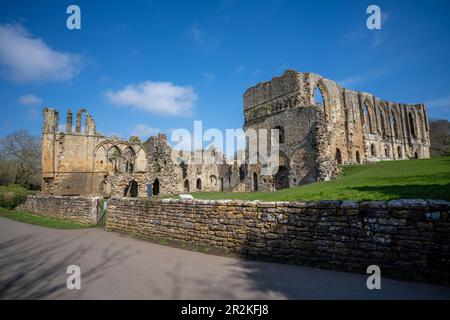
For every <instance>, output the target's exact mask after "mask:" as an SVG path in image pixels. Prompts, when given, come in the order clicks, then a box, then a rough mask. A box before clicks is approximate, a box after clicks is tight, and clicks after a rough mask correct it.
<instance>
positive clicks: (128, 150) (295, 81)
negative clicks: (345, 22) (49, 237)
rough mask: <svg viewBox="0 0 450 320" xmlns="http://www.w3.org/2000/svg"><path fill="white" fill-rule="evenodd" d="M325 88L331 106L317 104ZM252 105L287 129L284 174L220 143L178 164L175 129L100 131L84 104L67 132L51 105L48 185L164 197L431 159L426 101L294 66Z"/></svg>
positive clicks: (249, 98) (256, 92)
mask: <svg viewBox="0 0 450 320" xmlns="http://www.w3.org/2000/svg"><path fill="white" fill-rule="evenodd" d="M315 88H317V89H318V90H319V91H320V94H321V95H322V98H323V104H319V103H317V102H316V98H317V97H315V96H314V89H315ZM243 103H244V118H245V123H244V130H247V129H269V130H270V129H274V128H279V129H280V132H282V135H283V142H282V143H281V144H280V153H279V154H280V158H279V161H280V170H279V171H278V173H277V174H275V175H265V176H263V175H262V172H261V170H262V165H261V164H260V163H258V164H251V165H244V166H242V165H240V164H238V163H237V162H235V163H234V164H228V163H223V162H222V161H223V160H224V159H225V157H224V155H223V154H221V153H220V152H218V151H215V150H213V149H212V150H201V151H199V152H201V153H202V154H205V155H206V156H208V154H209V153H214V155H213V156H212V157H216V158H217V160H220V161H219V162H212V163H211V164H203V165H195V164H189V163H187V164H186V165H185V164H183V165H180V163H181V162H180V161H178V163H175V162H174V161H173V159H172V152H173V150H172V149H171V147H170V146H169V144H168V143H167V137H166V136H165V135H163V134H160V135H158V136H156V137H151V138H150V139H149V140H147V141H146V142H144V143H142V142H141V141H140V140H139V138H137V137H131V138H130V139H129V140H123V139H118V138H115V137H105V136H103V135H101V134H99V133H97V132H96V126H95V121H94V120H93V119H92V118H91V116H90V115H89V113H88V112H87V111H86V110H84V109H81V110H79V111H78V112H77V114H76V123H75V130H73V127H72V121H73V119H72V118H73V116H72V112H71V111H70V110H69V111H68V113H67V122H66V127H65V130H60V126H59V114H58V112H57V111H56V110H54V109H49V108H46V109H44V127H43V131H42V174H43V192H44V194H49V195H103V196H132V197H135V196H139V197H145V196H146V192H147V191H146V184H147V183H152V184H153V185H154V186H155V187H157V188H154V190H155V189H157V191H158V192H157V194H159V193H161V194H179V193H183V192H193V191H251V190H258V191H274V190H278V189H282V188H287V187H291V186H297V185H303V184H307V183H311V182H315V181H323V180H330V179H333V178H335V177H336V176H337V175H338V174H339V167H338V164H341V163H344V164H356V163H370V162H376V161H380V160H398V159H410V158H428V157H429V143H430V138H429V127H428V118H427V113H426V110H425V106H424V105H423V104H417V105H405V104H399V103H393V102H388V101H384V100H381V99H379V98H377V97H375V96H373V95H371V94H368V93H363V92H357V91H353V90H347V89H344V88H342V87H341V86H339V85H338V84H337V83H336V82H334V81H331V80H328V79H325V78H323V77H321V76H319V75H316V74H312V73H299V72H296V71H293V70H288V71H286V72H285V73H284V74H283V75H282V76H280V77H275V78H273V79H272V80H271V81H269V82H263V83H260V84H258V85H256V86H254V87H252V88H250V89H248V90H247V91H246V92H245V94H244V96H243ZM83 114H84V115H85V122H84V123H82V115H83ZM268 139H270V135H269V137H268ZM267 142H268V144H269V145H270V141H267ZM197 152H198V151H197ZM180 157H181V158H183V157H182V155H180ZM247 158H248V154H247Z"/></svg>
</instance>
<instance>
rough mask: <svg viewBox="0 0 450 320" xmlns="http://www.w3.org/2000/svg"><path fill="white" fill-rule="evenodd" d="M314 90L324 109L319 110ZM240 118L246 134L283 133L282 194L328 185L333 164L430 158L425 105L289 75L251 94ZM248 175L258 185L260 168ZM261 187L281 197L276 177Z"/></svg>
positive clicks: (307, 76) (252, 168) (308, 76)
mask: <svg viewBox="0 0 450 320" xmlns="http://www.w3.org/2000/svg"><path fill="white" fill-rule="evenodd" d="M316 88H317V89H318V90H319V92H320V94H321V96H322V100H323V103H322V104H320V103H317V102H316V99H317V97H315V96H314V91H315V89H316ZM244 116H245V124H244V128H245V129H269V130H270V129H274V128H279V129H280V130H281V132H282V135H283V137H284V142H283V143H281V144H280V163H284V165H285V166H286V167H287V172H288V173H286V172H285V173H283V174H284V175H287V176H288V177H289V179H285V180H284V183H285V185H284V186H282V187H290V186H295V185H301V184H305V183H309V182H313V181H322V180H330V179H333V178H335V177H336V176H337V174H338V173H339V169H338V166H337V164H358V163H370V162H376V161H381V160H399V159H411V158H429V156H430V154H429V145H430V137H429V128H428V118H427V113H426V109H425V106H424V105H423V104H417V105H406V104H399V103H394V102H389V101H384V100H381V99H379V98H377V97H375V96H373V95H371V94H368V93H363V92H357V91H353V90H348V89H345V88H342V87H341V86H339V85H338V84H337V83H336V82H334V81H331V80H329V79H325V78H323V77H321V76H319V75H316V74H312V73H299V72H296V71H294V70H288V71H286V72H285V73H284V74H283V75H282V76H281V77H275V78H273V79H272V80H271V81H269V82H263V83H260V84H258V85H256V86H255V87H252V88H250V89H248V90H247V91H246V92H245V94H244ZM280 138H281V137H280ZM282 165H283V164H282ZM249 170H250V171H253V172H255V173H256V174H257V176H258V177H259V172H260V170H261V164H258V165H253V166H250V167H249ZM259 180H260V181H259V184H260V185H259V189H260V190H261V189H262V190H274V189H278V188H277V187H276V185H277V183H276V180H277V176H276V175H275V176H273V177H264V178H263V180H262V183H261V179H259ZM278 180H280V178H278ZM261 184H262V185H261ZM249 186H252V183H251V182H249ZM249 186H248V187H249ZM252 187H253V189H255V187H254V186H252Z"/></svg>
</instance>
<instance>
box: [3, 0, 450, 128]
mask: <svg viewBox="0 0 450 320" xmlns="http://www.w3.org/2000/svg"><path fill="white" fill-rule="evenodd" d="M70 4H77V5H78V6H79V7H80V8H81V30H68V29H67V28H66V18H67V17H68V15H67V14H66V8H67V6H68V5H70ZM370 4H377V5H378V6H380V8H381V10H382V19H383V24H382V29H381V30H368V29H367V28H366V20H367V18H368V14H366V8H367V7H368V6H369V5H370ZM449 39H450V2H448V1H370V2H368V1H361V0H355V1H329V0H328V1H298V0H297V1H287V0H272V1H264V0H259V1H256V0H255V1H250V0H245V1H244V0H241V1H238V0H234V1H233V0H219V1H212V0H211V1H195V0H194V1H92V0H91V1H70V2H69V1H42V0H41V1H2V2H1V3H0V107H1V109H2V110H1V117H0V136H3V135H6V134H8V133H10V132H12V131H14V130H17V129H21V128H27V129H28V130H29V131H30V132H32V133H33V134H37V135H38V134H40V130H41V127H42V107H43V106H49V107H53V108H57V109H58V110H59V111H60V114H61V118H62V122H64V121H65V113H66V110H67V109H68V108H71V109H72V111H73V110H76V109H78V108H81V107H84V108H86V109H88V110H89V112H90V114H91V115H92V116H93V117H94V119H95V120H96V122H97V130H98V131H99V132H101V133H104V134H106V135H112V134H115V135H120V136H123V137H129V136H130V135H132V134H138V135H140V136H142V137H146V136H148V135H149V134H154V133H155V132H156V131H158V130H160V131H163V132H170V131H171V129H173V128H187V129H192V128H193V121H194V120H202V121H203V126H204V128H205V129H206V128H218V129H221V130H225V129H226V128H241V127H242V124H243V115H242V94H243V92H244V91H245V90H246V89H247V88H248V87H250V86H253V85H255V84H256V83H258V82H260V81H266V80H270V79H271V78H272V77H273V76H276V75H280V74H281V73H282V72H283V71H284V70H285V69H287V68H293V69H297V70H298V71H302V72H314V73H318V74H321V75H323V76H325V77H327V78H330V79H332V80H335V81H338V82H339V83H341V84H342V85H343V86H345V87H348V88H352V89H356V90H362V91H366V92H370V93H373V94H375V95H377V96H379V97H380V98H383V99H387V100H392V101H399V102H405V103H418V102H425V103H427V106H428V111H429V115H430V117H431V118H447V119H450V59H449V57H450V42H449Z"/></svg>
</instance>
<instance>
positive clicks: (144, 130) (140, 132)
mask: <svg viewBox="0 0 450 320" xmlns="http://www.w3.org/2000/svg"><path fill="white" fill-rule="evenodd" d="M158 132H161V130H159V129H158V128H152V127H150V126H148V125H146V124H142V123H140V124H137V125H136V126H135V127H134V129H133V131H132V132H131V135H133V136H138V137H139V138H141V140H146V139H147V138H149V137H150V136H155V135H157V134H158Z"/></svg>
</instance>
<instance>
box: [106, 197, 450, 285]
mask: <svg viewBox="0 0 450 320" xmlns="http://www.w3.org/2000/svg"><path fill="white" fill-rule="evenodd" d="M449 213H450V202H447V201H435V200H429V201H424V200H395V201H390V202H351V201H320V202H296V203H287V202H277V203H272V202H271V203H267V202H239V201H200V200H188V201H186V200H184V201H182V200H168V199H165V200H159V201H154V202H150V201H146V200H144V199H124V198H112V199H111V201H110V203H109V207H108V219H107V229H108V230H110V231H119V232H123V233H129V234H133V235H135V236H140V237H148V238H153V239H165V240H171V241H175V242H180V243H181V244H183V243H184V244H188V245H192V246H198V247H208V248H218V249H220V250H225V251H226V252H230V253H233V254H237V255H240V256H245V257H251V258H258V259H265V260H271V261H277V262H288V263H298V264H303V265H312V266H319V267H324V268H332V269H337V270H345V271H354V272H362V273H365V271H366V268H367V267H368V266H369V265H374V264H375V265H378V266H380V268H381V272H382V275H383V276H386V275H389V276H392V277H396V278H401V279H414V280H419V281H428V282H435V283H439V284H450V220H449Z"/></svg>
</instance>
